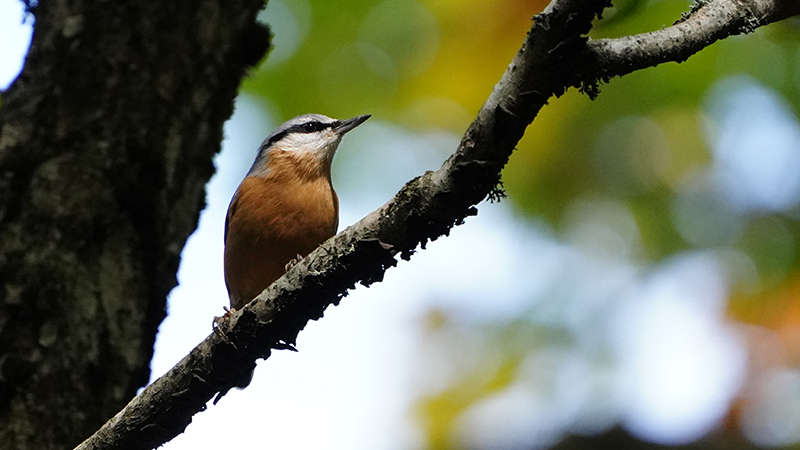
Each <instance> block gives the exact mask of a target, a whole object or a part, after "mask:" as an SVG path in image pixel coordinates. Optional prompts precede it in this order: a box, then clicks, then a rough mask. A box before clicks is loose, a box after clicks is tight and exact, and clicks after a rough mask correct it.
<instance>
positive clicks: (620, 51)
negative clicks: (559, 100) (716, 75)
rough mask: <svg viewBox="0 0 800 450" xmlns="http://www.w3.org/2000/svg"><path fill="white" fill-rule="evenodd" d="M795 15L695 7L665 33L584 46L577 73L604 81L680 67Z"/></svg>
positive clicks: (774, 0)
mask: <svg viewBox="0 0 800 450" xmlns="http://www.w3.org/2000/svg"><path fill="white" fill-rule="evenodd" d="M796 14H800V2H799V1H797V0H713V1H697V2H696V3H695V4H694V6H693V7H692V11H690V12H688V13H685V14H684V15H683V17H681V18H680V19H679V20H678V21H677V22H675V24H674V25H673V26H671V27H668V28H664V29H662V30H658V31H652V32H649V33H642V34H637V35H633V36H624V37H620V38H616V39H598V40H595V41H590V42H589V43H588V50H589V51H588V52H587V54H586V57H587V59H588V60H586V61H583V62H579V63H578V64H579V65H580V64H584V63H585V64H586V66H585V68H583V69H582V70H581V72H582V73H585V74H592V75H593V76H594V77H595V79H596V80H600V79H602V80H606V81H607V80H608V79H609V78H611V77H614V76H622V75H626V74H629V73H631V72H634V71H636V70H640V69H644V68H647V67H654V66H657V65H659V64H662V63H665V62H678V63H680V62H683V61H686V60H687V59H688V58H689V57H690V56H692V55H694V54H695V53H697V52H699V51H700V50H702V49H704V48H706V47H708V46H709V45H711V44H713V43H714V42H716V41H719V40H721V39H725V38H727V37H729V36H735V35H737V34H742V33H751V32H753V31H755V29H756V28H758V27H761V26H764V25H768V24H770V23H773V22H776V21H779V20H783V19H785V18H787V17H790V16H793V15H796Z"/></svg>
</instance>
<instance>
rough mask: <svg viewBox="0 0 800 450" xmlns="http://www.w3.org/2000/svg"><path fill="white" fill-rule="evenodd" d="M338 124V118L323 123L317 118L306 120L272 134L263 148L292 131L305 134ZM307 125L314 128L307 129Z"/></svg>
mask: <svg viewBox="0 0 800 450" xmlns="http://www.w3.org/2000/svg"><path fill="white" fill-rule="evenodd" d="M337 124H339V121H338V120H337V121H334V122H331V123H322V122H319V121H316V120H312V121H310V122H304V123H300V124H297V125H292V126H291V127H289V128H287V129H285V130H283V131H281V132H279V133H277V134H275V135H274V136H271V137H270V138H269V140H267V141H265V142H264V143H263V144H262V148H264V147H269V146H270V145H272V144H274V143H276V142H278V141H280V140H281V139H283V138H285V137H286V136H287V135H289V134H292V133H303V134H308V133H314V132H316V131H322V130H324V129H326V128H332V127H334V126H336V125H337ZM307 125H311V126H312V127H313V128H311V127H309V128H308V129H306V126H307Z"/></svg>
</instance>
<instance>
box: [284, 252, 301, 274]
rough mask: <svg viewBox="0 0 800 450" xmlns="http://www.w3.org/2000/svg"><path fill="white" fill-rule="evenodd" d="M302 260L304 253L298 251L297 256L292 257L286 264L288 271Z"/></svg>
mask: <svg viewBox="0 0 800 450" xmlns="http://www.w3.org/2000/svg"><path fill="white" fill-rule="evenodd" d="M302 260H303V255H301V254H299V253H298V255H297V256H295V257H294V258H292V259H290V260H289V262H288V263H286V266H285V269H286V271H287V272H288V271H289V269H291V268H292V267H294V266H296V265H297V263H299V262H300V261H302Z"/></svg>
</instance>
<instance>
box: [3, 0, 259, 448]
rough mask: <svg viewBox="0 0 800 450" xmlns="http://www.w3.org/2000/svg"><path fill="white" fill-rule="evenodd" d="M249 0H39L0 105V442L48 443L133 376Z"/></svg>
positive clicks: (146, 357) (238, 61)
mask: <svg viewBox="0 0 800 450" xmlns="http://www.w3.org/2000/svg"><path fill="white" fill-rule="evenodd" d="M262 6H263V0H224V1H223V0H204V1H185V0H175V1H169V2H152V1H146V0H134V1H125V2H119V1H98V0H83V1H82V0H77V1H64V0H51V1H43V2H41V3H40V4H39V5H38V6H36V7H35V9H34V15H35V19H36V23H35V27H34V34H33V41H32V44H31V49H30V52H29V54H28V57H27V59H26V61H25V67H24V70H23V72H22V74H21V75H20V77H19V78H18V79H17V80H16V81H15V82H14V83H13V84H12V86H11V87H10V88H9V90H8V91H6V92H5V93H3V95H2V106H0V442H1V443H2V447H3V448H4V449H37V450H40V449H56V448H58V449H64V448H71V447H73V446H74V445H77V444H78V443H80V442H81V440H83V439H84V438H86V437H87V436H89V435H90V434H92V433H93V432H94V431H95V430H96V429H97V428H98V427H99V426H100V425H102V423H103V422H104V421H106V420H107V419H108V418H110V417H111V416H112V415H113V414H114V413H116V412H117V411H118V410H119V409H120V408H122V407H123V406H124V405H125V404H126V403H127V402H128V400H129V399H130V398H131V397H132V396H133V395H134V394H135V392H136V389H137V388H139V387H140V386H142V385H143V384H144V383H146V382H147V379H148V376H149V362H150V357H151V356H152V352H153V342H154V339H155V333H156V329H157V327H158V325H159V323H160V322H161V320H162V318H163V317H164V315H165V301H166V296H167V294H168V293H169V291H170V289H172V288H173V287H174V286H175V284H176V278H175V273H176V269H177V266H178V262H179V254H180V251H181V249H182V248H183V244H184V241H185V240H186V238H187V237H188V236H189V234H190V233H191V232H192V231H193V230H194V228H195V225H196V222H197V217H198V214H199V211H200V209H201V208H202V207H203V204H204V186H205V183H206V181H207V180H208V178H209V177H210V176H211V174H212V173H213V170H214V168H213V165H212V162H211V158H212V156H213V155H214V154H215V153H216V152H217V151H218V149H219V145H220V141H221V138H222V125H223V123H224V121H225V120H226V119H227V118H228V117H229V116H230V114H231V112H232V106H233V99H234V97H235V95H236V90H237V86H238V85H239V82H240V81H241V78H242V76H243V75H244V73H245V71H246V69H247V68H248V67H249V66H251V65H253V64H254V63H255V62H257V61H258V60H259V59H260V58H261V57H262V56H263V55H264V53H265V51H266V49H267V47H268V45H269V34H268V31H267V30H266V29H265V28H264V27H263V26H260V25H257V24H256V22H255V17H256V14H257V13H258V11H259V10H260V9H261V7H262Z"/></svg>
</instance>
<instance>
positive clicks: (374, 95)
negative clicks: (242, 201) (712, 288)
mask: <svg viewBox="0 0 800 450" xmlns="http://www.w3.org/2000/svg"><path fill="white" fill-rule="evenodd" d="M546 3H547V2H545V1H544V0H535V1H523V0H493V1H481V0H422V1H419V2H417V1H413V0H381V1H377V0H361V1H355V0H342V1H338V2H328V1H324V0H314V1H306V0H298V1H291V2H289V1H278V0H271V1H270V4H269V8H268V10H267V11H266V13H265V14H264V20H266V21H268V22H269V23H270V24H271V26H272V29H273V31H274V33H275V40H274V43H275V48H274V50H273V51H272V54H271V55H270V57H269V58H267V60H266V61H265V62H264V63H262V65H261V66H260V67H259V68H258V69H257V70H255V71H254V73H253V74H252V76H251V77H250V78H249V79H248V80H247V81H246V83H245V85H244V87H243V89H244V92H246V93H249V94H251V95H253V96H257V97H260V98H262V99H263V100H264V103H265V105H266V106H267V108H268V109H269V110H270V112H271V113H272V115H273V116H275V117H276V118H280V119H281V120H284V119H287V118H289V117H292V116H294V115H297V114H301V113H306V112H320V113H324V114H327V115H330V116H334V117H349V116H354V115H357V114H364V113H371V114H373V115H374V116H376V118H378V119H379V120H382V121H387V122H392V123H395V124H397V125H400V126H404V127H408V128H409V129H412V130H417V131H425V130H433V129H444V130H447V131H449V132H452V133H455V134H461V133H462V132H463V130H465V129H466V127H467V126H468V124H469V122H470V121H471V119H472V117H474V115H475V114H476V112H477V110H478V109H479V108H480V106H481V105H482V103H483V101H484V100H485V99H486V97H487V96H488V95H489V93H490V92H491V89H492V87H493V85H494V83H495V82H496V81H497V80H498V79H499V78H500V76H501V74H502V73H503V71H504V70H505V68H506V66H507V65H508V63H509V62H510V61H511V59H512V58H513V56H514V54H515V53H516V52H517V50H518V48H519V46H520V44H521V42H522V40H523V38H524V36H525V33H526V32H527V30H528V29H529V27H530V18H531V17H532V16H533V15H534V14H535V13H537V12H538V11H540V10H541V9H543V8H544V6H545V5H546ZM614 3H615V8H614V9H611V10H608V11H607V12H606V14H605V17H604V19H603V20H599V21H597V22H596V25H595V28H594V30H593V31H592V34H591V37H592V38H594V39H600V38H612V37H617V36H623V35H628V34H633V33H642V32H647V31H652V30H658V29H661V28H663V27H667V26H670V25H671V24H672V23H673V22H674V21H675V20H677V19H678V18H679V17H680V16H681V13H683V12H685V11H687V10H688V9H689V7H690V4H689V2H687V1H685V0H616V1H615V2H614ZM799 23H800V22H798V21H796V20H789V21H785V22H783V23H779V24H774V25H771V26H768V27H766V28H762V29H759V30H757V31H756V32H755V33H753V34H750V35H746V36H736V37H733V38H729V39H726V40H724V41H721V42H718V43H716V44H714V45H712V46H711V47H709V48H707V49H705V50H703V51H702V52H700V53H699V54H697V55H695V56H693V57H691V58H690V59H689V60H688V61H686V62H684V63H682V64H674V63H670V64H664V65H662V66H659V67H656V68H651V69H647V70H642V71H639V72H636V73H633V74H630V75H628V76H625V77H623V78H619V79H613V80H611V82H609V83H608V84H605V85H603V86H602V87H601V88H602V93H601V94H600V96H599V97H598V99H597V100H596V101H594V102H592V101H590V100H589V99H588V98H587V97H586V96H583V95H581V94H579V93H578V92H576V91H574V90H571V91H569V92H568V93H567V94H566V95H564V96H563V97H562V98H559V99H553V100H551V102H550V104H549V105H548V106H546V107H545V108H544V109H543V110H542V112H541V113H540V114H539V116H538V117H537V118H536V120H535V121H534V123H533V125H532V126H531V127H530V128H529V130H528V132H527V134H526V136H525V138H524V139H523V140H522V141H521V142H520V143H519V145H518V150H517V151H516V152H515V154H514V155H513V156H512V158H511V161H510V163H509V165H508V167H507V168H506V170H505V172H504V174H503V177H504V183H505V188H506V189H507V192H508V194H509V201H510V202H511V203H512V204H513V207H514V208H515V210H516V211H517V212H518V213H519V214H520V216H522V217H525V218H529V219H531V221H532V222H538V223H541V222H544V223H546V224H547V226H548V227H550V229H552V230H553V231H554V233H555V235H556V236H559V237H560V238H561V239H563V240H565V241H569V240H570V239H571V236H572V235H571V232H572V231H571V230H574V229H575V227H576V221H579V220H583V221H587V220H588V221H591V220H592V217H591V216H589V217H588V218H587V216H586V215H581V213H580V211H585V210H586V205H590V206H591V205H600V206H599V207H601V208H603V209H604V210H605V211H622V215H623V216H624V215H625V214H628V215H629V216H630V217H631V218H632V223H633V224H635V227H634V228H635V233H636V234H637V235H638V240H637V242H638V244H637V246H636V248H635V249H634V251H633V252H632V253H628V254H626V255H625V256H626V257H630V258H631V260H632V261H634V262H635V263H638V264H641V265H643V266H644V267H648V265H652V264H658V263H659V262H661V261H665V260H667V259H669V258H671V257H673V256H674V255H676V254H679V253H681V252H685V251H690V250H698V249H711V250H714V251H716V252H718V253H719V252H723V253H724V254H728V255H732V256H731V257H730V258H728V259H727V260H726V261H727V262H728V263H729V266H730V267H729V268H728V269H729V270H730V278H731V279H732V283H731V284H732V286H731V290H732V292H731V294H730V300H729V303H728V309H727V313H728V315H729V316H730V318H731V320H735V321H739V322H741V323H746V324H751V325H754V326H759V327H766V328H767V329H769V330H773V331H775V332H776V333H777V336H779V337H780V339H781V343H782V344H781V345H782V346H783V348H784V350H785V351H784V356H783V357H782V359H781V361H783V362H782V364H787V365H789V366H791V367H797V366H798V365H800V331H798V330H800V302H798V298H799V297H800V258H799V257H798V255H800V252H798V248H797V247H798V245H800V220H799V219H800V214H798V213H799V212H800V209H798V204H797V203H798V202H797V201H791V202H788V203H786V204H784V205H783V206H781V207H769V206H763V205H762V206H758V205H756V206H750V207H743V206H741V204H737V203H736V202H735V201H730V199H729V198H727V197H726V196H725V195H720V194H719V190H720V189H719V187H718V186H717V187H716V188H714V187H713V186H712V187H711V188H710V187H709V186H710V185H714V183H717V182H718V181H719V180H717V179H716V178H714V173H715V172H713V171H714V170H716V169H719V168H720V167H722V169H725V164H724V163H725V160H724V158H723V157H722V156H721V155H724V149H722V150H720V148H718V147H719V145H718V146H717V147H715V142H720V141H719V140H718V139H717V138H718V136H717V133H718V128H719V127H720V126H721V125H720V117H722V116H724V115H725V114H727V109H726V107H724V101H723V100H720V98H721V97H724V95H727V94H725V92H738V91H736V89H743V88H741V86H757V87H758V89H760V91H759V92H761V93H762V94H763V95H762V97H763V96H767V97H768V96H770V95H774V96H775V98H777V99H778V100H777V102H779V103H780V105H783V106H784V107H785V108H786V109H787V111H788V114H789V116H790V119H792V120H793V121H794V123H795V124H796V122H797V116H798V114H799V113H800V32H798V30H799V29H800V26H799ZM726 80H728V81H730V80H733V81H730V83H728V84H725V83H727V82H728V81H726ZM731 83H732V84H731ZM737 83H738V84H737ZM729 84H730V86H733V87H730V86H729ZM726 86H727V87H726ZM737 86H738V87H737ZM725 89H728V91H725ZM719 92H722V94H720V93H719ZM764 93H765V94H764ZM723 94H724V95H723ZM720 102H722V103H720ZM720 104H723V106H719V105H720ZM715 111H716V112H715ZM794 151H795V153H797V152H800V149H798V148H794ZM721 152H723V153H721ZM343 157H346V156H343ZM722 169H720V170H722ZM367 170H368V169H367ZM714 186H716V185H714ZM787 189H788V188H787ZM795 200H797V199H795ZM737 205H738V206H737ZM615 208H616V209H615ZM576 211H577V212H576ZM620 252H622V250H620ZM726 252H727V253H726ZM426 320H427V322H428V324H429V325H430V327H429V329H428V334H427V335H426V339H438V338H439V337H441V336H449V335H453V334H456V335H458V334H460V333H466V334H467V335H468V337H464V338H463V339H457V338H454V339H453V342H452V343H451V346H450V347H448V348H451V349H452V351H453V352H454V353H465V354H472V358H473V360H474V361H473V362H472V363H470V364H465V363H463V361H462V362H458V358H455V359H454V360H453V361H450V362H451V363H452V364H454V365H456V366H458V367H460V372H459V373H458V375H454V376H453V378H452V380H451V382H450V383H449V384H447V385H446V386H441V387H440V389H438V390H436V391H435V392H432V393H430V394H429V395H426V396H425V397H424V398H422V399H421V400H420V401H419V402H418V408H417V410H416V415H417V417H419V420H420V422H421V423H422V428H423V429H424V432H425V436H426V437H427V440H428V442H427V443H428V445H429V447H430V448H450V447H452V446H457V445H458V444H457V443H456V442H455V441H454V440H453V433H454V431H453V430H454V427H455V426H456V423H458V421H459V420H460V419H459V418H460V417H461V416H462V415H463V414H464V413H465V412H466V411H468V410H469V409H470V408H471V407H472V406H474V405H475V404H476V403H478V402H480V401H481V400H483V399H486V398H488V397H490V396H492V395H493V394H495V393H497V392H498V391H501V390H503V389H505V388H508V387H509V386H511V385H513V384H514V383H516V382H518V381H519V380H520V378H521V377H523V378H524V377H528V378H530V377H531V376H532V375H531V374H530V371H526V370H523V369H522V367H523V366H525V365H526V363H525V361H526V360H528V359H530V358H531V357H534V358H536V357H541V356H542V355H543V354H546V353H547V351H553V349H556V350H558V349H571V351H574V350H575V348H576V347H580V345H578V344H577V343H576V342H579V341H580V340H581V337H580V336H578V335H577V334H576V333H575V331H574V330H570V329H569V328H568V327H566V328H565V327H562V326H560V325H558V324H556V325H553V324H552V323H549V324H545V323H543V322H540V321H536V320H532V319H531V318H530V317H528V318H524V317H521V318H516V319H513V320H509V321H508V322H507V323H493V324H474V323H473V324H463V323H462V324H456V323H455V322H452V321H451V320H449V318H448V316H447V314H446V313H445V312H442V311H432V312H431V315H430V317H428V318H426ZM466 328H468V329H469V331H465V329H466ZM756 335H757V334H756ZM437 336H438V337H437ZM465 336H466V335H465ZM754 339H756V340H757V339H758V338H754ZM749 345H754V346H758V342H755V343H751V344H749ZM545 349H549V350H545ZM584 350H585V349H583V350H581V351H584ZM586 351H588V350H586ZM543 352H544V353H543ZM589 353H590V356H589V357H588V358H589V359H590V360H593V362H592V364H593V367H595V369H594V370H595V371H597V370H599V371H600V372H602V371H603V370H605V369H607V368H608V367H610V366H611V365H612V363H611V362H610V361H609V357H608V355H607V354H604V352H603V349H602V344H598V345H597V346H595V347H594V348H593V350H591V351H590V352H589ZM532 355H533V356H532ZM536 355H538V356H536ZM539 362H540V363H541V361H539ZM459 364H462V366H459ZM463 364H465V365H463ZM545 367H547V365H546V364H545ZM533 378H535V379H537V380H538V382H541V383H544V384H547V383H553V382H555V381H554V378H552V377H550V378H548V377H544V378H541V377H539V378H537V377H536V376H533ZM601 414H602V413H601ZM612 425H614V424H613V423H609V424H608V426H612ZM735 434H736V433H735ZM732 439H734V440H735V441H736V442H739V441H738V437H737V438H732Z"/></svg>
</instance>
